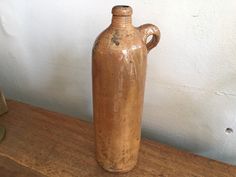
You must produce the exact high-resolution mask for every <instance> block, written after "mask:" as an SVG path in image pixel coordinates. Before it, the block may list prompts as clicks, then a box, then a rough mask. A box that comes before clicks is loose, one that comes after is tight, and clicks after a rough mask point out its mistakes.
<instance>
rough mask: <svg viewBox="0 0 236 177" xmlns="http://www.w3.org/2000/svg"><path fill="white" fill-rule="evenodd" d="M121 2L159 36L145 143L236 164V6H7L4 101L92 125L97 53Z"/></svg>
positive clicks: (38, 0) (53, 0)
mask: <svg viewBox="0 0 236 177" xmlns="http://www.w3.org/2000/svg"><path fill="white" fill-rule="evenodd" d="M115 4H128V5H131V6H132V7H133V9H134V14H133V23H134V25H136V26H139V25H141V24H143V23H147V22H149V23H153V24H156V25H158V26H159V27H160V29H161V32H162V38H161V42H160V44H159V46H158V47H157V48H156V49H153V50H152V51H151V52H150V54H149V59H148V62H149V64H148V72H147V83H146V93H145V105H144V115H143V135H144V136H147V137H150V138H153V139H156V140H159V141H161V142H164V143H168V144H171V145H173V146H176V147H178V148H183V149H185V150H189V151H191V152H194V153H198V154H201V155H204V156H207V157H210V158H214V159H218V160H222V161H225V162H228V163H232V164H235V165H236V13H235V12H236V1H234V0H227V1H222V0H178V1H171V0H142V1H138V0H136V1H133V0H130V1H128V0H127V1H114V0H113V1H105V0H99V1H98V0H97V1H92V0H87V1H78V0H50V1H49V0H30V1H29V0H2V1H1V2H0V46H1V47H0V84H1V86H0V87H1V88H2V89H3V90H4V92H5V94H6V96H7V97H9V98H12V99H17V100H21V101H23V102H27V103H31V104H34V105H39V106H42V107H45V108H48V109H51V110H55V111H59V112H64V113H66V114H71V115H74V116H80V117H83V118H84V119H89V120H91V118H92V112H91V111H92V106H91V104H92V102H91V48H92V45H93V41H94V40H95V38H96V36H97V35H98V34H99V33H100V32H101V31H102V30H103V29H104V28H105V27H107V26H108V25H109V23H110V19H111V13H110V10H111V8H112V6H113V5H115ZM228 127H229V128H232V129H234V130H235V131H234V132H233V133H231V134H226V133H225V129H226V128H228Z"/></svg>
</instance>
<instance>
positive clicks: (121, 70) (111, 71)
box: [92, 6, 160, 172]
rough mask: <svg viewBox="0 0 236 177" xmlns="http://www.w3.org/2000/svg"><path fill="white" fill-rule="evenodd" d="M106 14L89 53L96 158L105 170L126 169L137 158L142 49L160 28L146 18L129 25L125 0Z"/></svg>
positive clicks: (129, 10)
mask: <svg viewBox="0 0 236 177" xmlns="http://www.w3.org/2000/svg"><path fill="white" fill-rule="evenodd" d="M112 14H113V17H112V23H111V25H110V26H109V27H108V28H107V29H106V30H105V31H103V32H102V33H101V34H100V35H99V36H98V38H97V39H96V41H95V43H94V47H93V54H92V72H93V74H92V75H93V116H94V128H95V141H96V158H97V161H98V163H99V164H100V165H101V166H102V167H103V168H104V169H106V170H108V171H111V172H127V171H129V170H131V169H132V168H133V167H134V166H135V164H136V163H137V159H138V151H139V144H140V137H141V116H142V110H143V97H144V87H145V76H146V65H147V53H148V52H149V51H150V50H151V49H152V48H154V47H155V46H156V45H157V44H158V42H159V39H160V32H159V29H158V28H157V27H156V26H154V25H152V24H145V25H142V26H140V27H138V28H136V27H134V26H133V25H132V20H131V15H132V8H131V7H129V6H115V7H113V9H112ZM148 36H152V39H151V41H150V42H148V43H146V41H147V38H148Z"/></svg>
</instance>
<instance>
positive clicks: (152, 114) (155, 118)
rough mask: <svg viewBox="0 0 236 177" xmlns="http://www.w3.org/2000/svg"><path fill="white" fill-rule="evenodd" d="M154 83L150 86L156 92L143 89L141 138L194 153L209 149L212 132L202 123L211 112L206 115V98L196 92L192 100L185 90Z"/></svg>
mask: <svg viewBox="0 0 236 177" xmlns="http://www.w3.org/2000/svg"><path fill="white" fill-rule="evenodd" d="M157 84H158V85H156V84H154V87H155V88H156V89H151V88H150V87H147V89H146V95H145V107H144V116H143V130H142V133H143V136H144V137H149V138H152V139H155V140H158V141H160V142H162V143H166V144H170V145H173V146H175V147H178V148H180V149H184V150H188V151H191V152H195V153H201V152H206V151H208V150H212V148H214V146H215V139H214V136H213V132H212V129H211V127H210V126H209V125H208V124H206V123H204V121H206V120H205V119H207V117H208V116H211V115H210V114H211V113H209V114H208V115H206V111H207V107H209V105H208V103H207V102H208V101H209V99H210V98H209V96H210V95H208V96H207V94H206V93H205V92H202V91H199V92H198V93H197V94H198V95H196V97H195V98H193V96H192V95H193V91H192V90H191V89H189V88H177V87H176V86H174V85H167V84H161V83H157ZM147 85H148V84H147ZM149 89H151V90H152V92H151V91H149ZM154 90H155V91H154ZM195 94H196V93H195ZM151 98H152V99H151ZM153 98H156V99H153ZM193 99H195V100H193ZM150 100H153V102H150ZM158 100H160V101H158ZM203 103H205V105H204V104H203ZM203 137H204V138H203Z"/></svg>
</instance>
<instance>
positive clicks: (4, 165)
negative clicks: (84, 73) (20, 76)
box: [0, 101, 236, 177]
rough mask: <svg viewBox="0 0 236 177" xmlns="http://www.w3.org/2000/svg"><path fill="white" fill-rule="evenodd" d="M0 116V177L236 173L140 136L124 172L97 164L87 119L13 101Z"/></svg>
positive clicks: (168, 176) (234, 169)
mask: <svg viewBox="0 0 236 177" xmlns="http://www.w3.org/2000/svg"><path fill="white" fill-rule="evenodd" d="M8 106H9V110H10V111H9V112H8V113H7V114H5V115H3V116H1V117H0V124H1V125H4V126H5V127H6V130H7V134H6V137H5V140H4V141H3V142H2V143H1V144H0V177H46V176H50V177H117V176H121V177H213V176H214V177H224V176H227V177H228V176H234V177H236V167H235V166H231V165H227V164H224V163H221V162H217V161H214V160H210V159H207V158H204V157H200V156H197V155H193V154H190V153H187V152H183V151H180V150H177V149H175V148H172V147H169V146H167V145H163V144H160V143H158V142H154V141H150V140H142V144H141V150H140V155H139V162H138V165H137V166H136V168H135V169H134V170H133V171H131V172H129V173H125V174H118V175H117V174H112V173H109V172H106V171H104V170H103V169H101V168H100V167H99V166H98V165H97V163H96V161H95V159H94V140H93V127H92V125H91V124H90V123H88V122H85V121H81V120H79V119H75V118H72V117H69V116H65V115H63V114H59V113H55V112H51V111H47V110H45V109H41V108H37V107H33V106H30V105H27V104H23V103H19V102H16V101H8Z"/></svg>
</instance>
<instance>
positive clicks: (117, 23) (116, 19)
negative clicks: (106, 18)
mask: <svg viewBox="0 0 236 177" xmlns="http://www.w3.org/2000/svg"><path fill="white" fill-rule="evenodd" d="M111 26H112V27H116V28H125V27H128V26H132V18H131V15H129V16H118V15H113V16H112V21H111Z"/></svg>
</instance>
